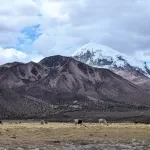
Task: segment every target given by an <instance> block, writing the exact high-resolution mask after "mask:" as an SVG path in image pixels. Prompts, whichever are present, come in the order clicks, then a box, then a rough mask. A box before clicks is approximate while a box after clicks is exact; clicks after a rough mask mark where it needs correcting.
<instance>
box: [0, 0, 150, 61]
mask: <svg viewBox="0 0 150 150" xmlns="http://www.w3.org/2000/svg"><path fill="white" fill-rule="evenodd" d="M0 6H1V7H0V46H1V47H4V46H7V47H8V46H9V47H10V46H13V47H14V46H15V45H16V44H18V38H19V37H22V33H21V30H22V29H24V28H25V27H28V26H33V25H37V24H40V30H39V32H40V33H41V35H40V36H39V37H38V38H37V39H36V38H35V41H34V42H33V44H32V42H25V43H29V45H28V46H26V45H24V44H22V46H23V47H25V48H29V50H30V51H31V52H32V51H36V53H37V56H38V58H42V57H43V56H48V55H55V54H62V55H70V54H71V53H73V52H74V51H75V50H76V48H77V47H78V46H80V45H82V44H86V43H88V42H96V43H99V44H103V45H107V46H109V47H112V48H114V49H117V50H120V51H121V52H124V53H128V54H132V55H134V54H135V55H141V56H142V59H146V60H149V55H145V52H147V50H149V49H150V44H149V43H150V28H149V26H150V1H149V0H124V1H121V0H113V1H112V0H94V1H91V0H13V1H11V0H0ZM27 40H28V39H27ZM29 40H30V39H29ZM31 41H32V40H31ZM30 44H32V45H30ZM25 48H24V49H25ZM38 53H40V55H42V57H41V56H40V55H39V54H38ZM34 56H35V55H34ZM32 58H33V57H30V59H32Z"/></svg>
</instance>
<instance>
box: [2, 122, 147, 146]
mask: <svg viewBox="0 0 150 150" xmlns="http://www.w3.org/2000/svg"><path fill="white" fill-rule="evenodd" d="M85 125H86V126H87V127H83V126H75V125H74V124H71V123H49V124H45V125H41V124H40V123H22V124H15V123H4V124H3V125H0V145H1V146H7V145H12V146H26V145H35V146H39V145H51V144H57V143H59V142H61V141H63V142H81V141H82V142H88V141H103V140H107V141H109V140H111V141H112V140H113V141H118V140H120V141H123V142H128V141H131V140H132V139H137V140H146V141H150V125H143V124H129V123H126V124H125V123H119V124H109V126H105V125H99V124H92V123H91V124H88V123H87V124H85Z"/></svg>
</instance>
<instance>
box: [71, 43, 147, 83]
mask: <svg viewBox="0 0 150 150" xmlns="http://www.w3.org/2000/svg"><path fill="white" fill-rule="evenodd" d="M72 56H73V57H74V58H75V59H77V60H78V61H81V62H83V63H85V64H88V65H90V66H93V67H97V68H107V69H110V70H112V71H114V72H115V73H117V74H119V75H121V76H122V77H124V78H126V79H128V80H129V81H133V82H134V83H135V81H138V82H139V81H141V78H144V80H145V78H147V77H150V69H149V67H148V66H147V65H146V64H145V63H144V62H142V61H140V60H137V59H136V58H135V57H133V56H128V55H126V54H124V53H121V52H119V51H117V50H114V49H112V48H110V47H108V46H105V45H100V44H96V43H88V44H86V45H83V46H82V47H80V48H79V49H78V50H77V51H76V52H75V53H74V54H73V55H72Z"/></svg>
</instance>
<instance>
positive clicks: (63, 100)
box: [0, 56, 150, 118]
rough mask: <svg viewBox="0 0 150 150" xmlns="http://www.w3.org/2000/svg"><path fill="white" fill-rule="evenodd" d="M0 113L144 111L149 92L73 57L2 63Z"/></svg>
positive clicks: (47, 114) (7, 115)
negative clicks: (24, 62)
mask: <svg viewBox="0 0 150 150" xmlns="http://www.w3.org/2000/svg"><path fill="white" fill-rule="evenodd" d="M0 82H1V86H0V102H1V103H0V108H1V111H0V116H1V117H3V118H18V117H21V118H41V117H52V116H53V115H56V114H59V117H60V116H61V115H63V114H65V113H67V112H87V111H88V112H92V111H94V112H101V111H129V110H137V109H140V110H145V109H148V108H149V107H150V95H148V94H147V93H146V92H145V91H144V90H143V89H141V88H140V87H138V86H137V85H134V84H133V83H131V82H129V81H127V80H125V79H124V78H122V77H121V76H119V75H117V74H115V73H113V72H112V71H110V70H108V69H100V68H94V67H91V66H88V65H86V64H84V63H82V62H79V61H77V60H75V59H73V58H70V57H63V56H52V57H47V58H45V59H43V60H41V61H40V62H39V63H33V62H30V63H27V64H23V63H17V62H16V63H12V64H6V65H3V66H0Z"/></svg>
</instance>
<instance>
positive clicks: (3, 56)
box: [0, 48, 28, 64]
mask: <svg viewBox="0 0 150 150" xmlns="http://www.w3.org/2000/svg"><path fill="white" fill-rule="evenodd" d="M27 60H28V55H27V54H26V53H23V52H21V51H17V50H16V49H13V48H7V49H3V48H0V64H4V63H7V62H13V61H19V62H26V61H27Z"/></svg>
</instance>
